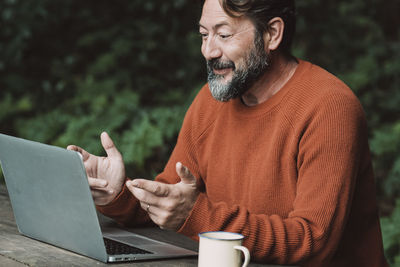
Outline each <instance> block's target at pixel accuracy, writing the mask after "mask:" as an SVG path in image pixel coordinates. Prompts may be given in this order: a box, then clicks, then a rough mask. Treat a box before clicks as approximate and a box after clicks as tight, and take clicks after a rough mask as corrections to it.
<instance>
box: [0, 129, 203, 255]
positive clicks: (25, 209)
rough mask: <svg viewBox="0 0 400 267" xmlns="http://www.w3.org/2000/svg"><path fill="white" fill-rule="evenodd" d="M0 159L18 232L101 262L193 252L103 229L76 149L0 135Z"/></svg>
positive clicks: (141, 237) (139, 236) (120, 231)
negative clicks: (71, 149)
mask: <svg viewBox="0 0 400 267" xmlns="http://www.w3.org/2000/svg"><path fill="white" fill-rule="evenodd" d="M0 162H1V167H2V169H3V174H4V178H5V182H6V186H7V190H8V193H9V196H10V201H11V205H12V208H13V211H14V216H15V221H16V224H17V227H18V230H19V232H20V233H21V234H23V235H25V236H28V237H30V238H33V239H36V240H40V241H42V242H45V243H48V244H52V245H54V246H57V247H60V248H64V249H67V250H70V251H73V252H76V253H78V254H81V255H85V256H88V257H90V258H93V259H97V260H99V261H102V262H122V261H135V260H148V259H162V258H175V257H186V256H195V255H197V252H195V251H191V250H187V249H184V248H181V247H177V246H174V245H172V244H168V243H164V242H160V241H157V240H154V239H150V238H147V237H145V236H141V235H138V234H134V233H131V232H129V231H125V230H124V229H122V228H121V229H119V228H113V227H111V228H110V227H108V228H104V229H101V227H100V223H99V219H98V216H97V213H96V208H95V204H94V202H93V199H92V195H91V192H90V187H89V184H88V181H87V177H86V171H85V168H84V165H83V162H82V159H81V156H80V154H79V153H77V152H75V151H70V150H66V149H63V148H60V147H56V146H50V145H46V144H42V143H38V142H33V141H29V140H25V139H21V138H16V137H12V136H8V135H4V134H0ZM121 250H122V251H121Z"/></svg>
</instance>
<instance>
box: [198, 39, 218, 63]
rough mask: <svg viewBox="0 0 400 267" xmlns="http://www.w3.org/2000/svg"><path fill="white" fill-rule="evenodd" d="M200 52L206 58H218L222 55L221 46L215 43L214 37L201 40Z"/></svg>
mask: <svg viewBox="0 0 400 267" xmlns="http://www.w3.org/2000/svg"><path fill="white" fill-rule="evenodd" d="M201 52H202V53H203V56H204V58H205V59H206V60H211V59H214V58H220V57H221V56H222V50H221V47H220V46H219V45H218V44H217V42H216V40H214V38H208V39H207V40H203V43H202V46H201Z"/></svg>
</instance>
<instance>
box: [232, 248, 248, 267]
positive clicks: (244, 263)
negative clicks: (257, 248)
mask: <svg viewBox="0 0 400 267" xmlns="http://www.w3.org/2000/svg"><path fill="white" fill-rule="evenodd" d="M233 248H234V249H237V250H241V251H242V252H243V254H244V262H243V265H242V267H246V266H247V265H249V262H250V252H249V250H248V249H247V248H246V247H244V246H234V247H233Z"/></svg>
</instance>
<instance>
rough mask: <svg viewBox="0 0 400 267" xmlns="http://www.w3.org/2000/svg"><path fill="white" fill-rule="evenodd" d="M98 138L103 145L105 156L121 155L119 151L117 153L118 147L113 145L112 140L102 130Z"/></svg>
mask: <svg viewBox="0 0 400 267" xmlns="http://www.w3.org/2000/svg"><path fill="white" fill-rule="evenodd" d="M100 139H101V144H102V145H103V148H104V150H105V151H106V153H107V156H109V157H121V153H119V151H118V149H117V148H116V147H115V145H114V142H113V141H112V140H111V138H110V136H109V135H108V133H106V132H102V133H101V136H100Z"/></svg>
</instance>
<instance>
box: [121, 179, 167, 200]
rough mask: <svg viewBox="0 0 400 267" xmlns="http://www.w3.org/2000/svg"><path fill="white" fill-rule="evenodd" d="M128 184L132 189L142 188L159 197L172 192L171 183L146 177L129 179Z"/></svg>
mask: <svg viewBox="0 0 400 267" xmlns="http://www.w3.org/2000/svg"><path fill="white" fill-rule="evenodd" d="M127 186H128V188H129V187H131V188H132V189H135V188H136V189H142V190H144V191H146V192H149V193H151V194H153V195H156V196H158V197H166V196H168V195H169V193H170V185H168V184H164V183H160V182H155V181H150V180H145V179H135V180H133V181H128V182H127Z"/></svg>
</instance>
